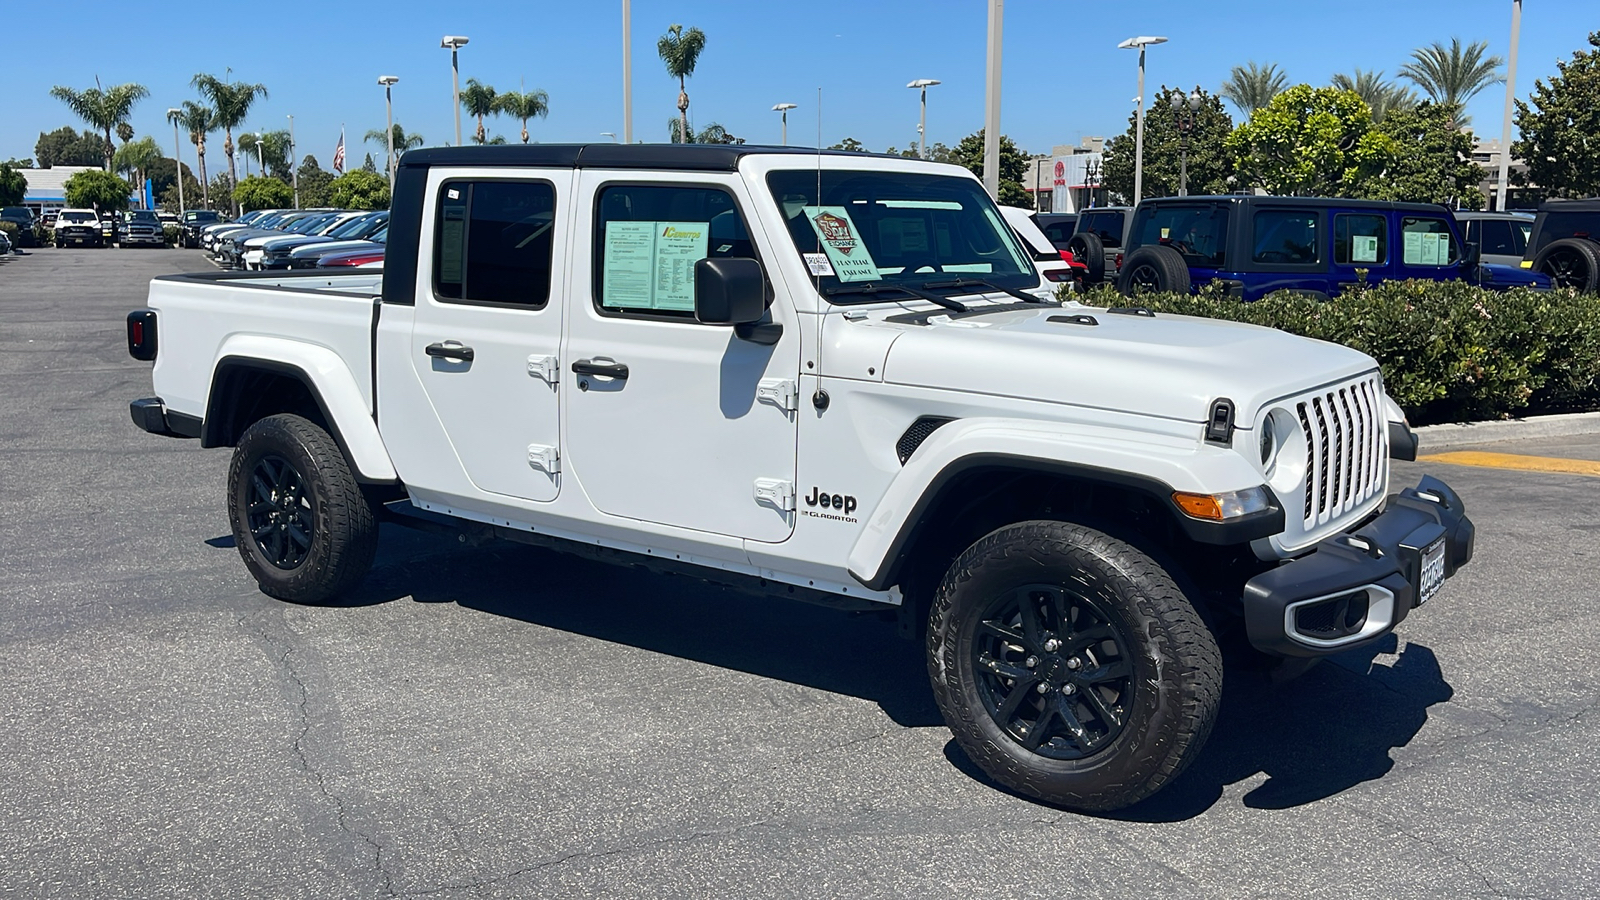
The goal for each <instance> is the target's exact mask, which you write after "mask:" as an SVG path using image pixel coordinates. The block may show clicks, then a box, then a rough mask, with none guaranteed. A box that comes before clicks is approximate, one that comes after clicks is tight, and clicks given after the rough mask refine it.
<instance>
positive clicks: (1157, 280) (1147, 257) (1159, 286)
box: [1117, 244, 1190, 297]
mask: <svg viewBox="0 0 1600 900" xmlns="http://www.w3.org/2000/svg"><path fill="white" fill-rule="evenodd" d="M1189 284H1190V282H1189V264H1188V263H1186V262H1184V260H1183V254H1181V253H1179V252H1178V251H1176V250H1174V249H1172V248H1171V247H1165V246H1162V245H1160V244H1154V245H1151V246H1147V247H1140V248H1138V249H1137V250H1134V251H1133V252H1132V253H1130V254H1128V255H1127V257H1126V258H1124V259H1123V260H1122V270H1121V271H1120V272H1118V273H1117V290H1118V291H1120V292H1121V293H1122V294H1123V295H1124V296H1128V297H1133V296H1136V295H1137V294H1139V293H1140V292H1143V291H1162V292H1168V293H1173V294H1187V293H1189Z"/></svg>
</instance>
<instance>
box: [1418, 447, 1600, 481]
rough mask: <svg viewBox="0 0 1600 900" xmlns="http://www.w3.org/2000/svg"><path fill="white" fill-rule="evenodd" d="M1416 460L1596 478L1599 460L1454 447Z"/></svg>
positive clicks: (1599, 467) (1599, 465) (1599, 468)
mask: <svg viewBox="0 0 1600 900" xmlns="http://www.w3.org/2000/svg"><path fill="white" fill-rule="evenodd" d="M1417 462H1440V463H1449V464H1451V465H1456V466H1483V467H1486V468H1490V469H1521V470H1523V471H1527V472H1563V473H1566V474H1568V475H1594V476H1596V477H1600V462H1596V461H1594V460H1589V459H1562V458H1561V457H1557V456H1519V455H1517V454H1515V453H1483V452H1480V451H1477V450H1456V451H1453V452H1450V453H1432V454H1428V455H1425V456H1419V457H1417Z"/></svg>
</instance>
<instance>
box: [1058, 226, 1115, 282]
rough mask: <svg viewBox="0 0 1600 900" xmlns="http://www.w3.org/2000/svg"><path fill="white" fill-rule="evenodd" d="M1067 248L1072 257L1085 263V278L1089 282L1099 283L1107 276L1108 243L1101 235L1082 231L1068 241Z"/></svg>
mask: <svg viewBox="0 0 1600 900" xmlns="http://www.w3.org/2000/svg"><path fill="white" fill-rule="evenodd" d="M1067 250H1068V251H1069V252H1070V253H1071V254H1072V258H1073V259H1076V260H1077V261H1078V262H1081V263H1083V264H1084V266H1085V267H1086V268H1087V271H1086V272H1085V273H1084V276H1083V280H1084V282H1085V283H1087V284H1099V283H1100V282H1102V281H1104V280H1105V278H1106V245H1105V244H1104V243H1102V242H1101V240H1100V236H1099V235H1098V234H1095V233H1093V232H1089V231H1080V232H1078V233H1077V234H1075V235H1073V236H1072V237H1071V238H1070V239H1068V241H1067Z"/></svg>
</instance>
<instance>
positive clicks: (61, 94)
mask: <svg viewBox="0 0 1600 900" xmlns="http://www.w3.org/2000/svg"><path fill="white" fill-rule="evenodd" d="M50 96H52V97H54V98H56V99H57V100H60V101H61V102H62V103H65V104H66V105H67V108H68V109H70V110H72V112H73V114H75V115H76V116H77V117H78V118H80V119H82V120H84V121H85V122H88V123H89V125H90V126H91V127H93V128H94V129H96V130H97V131H101V132H103V133H104V134H105V136H106V146H105V157H106V165H105V168H106V171H107V172H109V171H111V156H112V154H113V153H115V152H116V145H115V144H113V143H111V130H112V129H113V128H116V127H117V125H119V124H121V123H123V122H125V121H126V120H127V118H128V117H129V116H130V115H132V114H133V105H134V104H135V103H138V102H139V101H140V100H143V99H144V98H146V97H148V96H150V91H149V90H148V89H147V88H145V86H144V85H142V84H119V85H115V86H113V87H109V88H105V89H103V90H102V89H101V87H100V79H99V78H98V77H96V78H95V80H94V87H92V88H84V89H83V90H81V91H77V90H73V89H72V88H69V87H62V86H61V85H56V86H55V87H53V88H51V89H50ZM129 137H132V134H130V135H129Z"/></svg>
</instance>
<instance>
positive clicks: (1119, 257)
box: [1117, 253, 1122, 269]
mask: <svg viewBox="0 0 1600 900" xmlns="http://www.w3.org/2000/svg"><path fill="white" fill-rule="evenodd" d="M1117 268H1118V269H1120V268H1122V254H1121V253H1118V254H1117Z"/></svg>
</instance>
